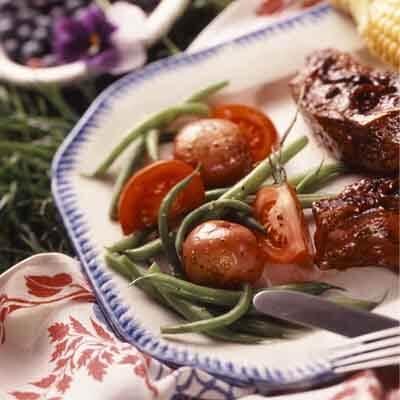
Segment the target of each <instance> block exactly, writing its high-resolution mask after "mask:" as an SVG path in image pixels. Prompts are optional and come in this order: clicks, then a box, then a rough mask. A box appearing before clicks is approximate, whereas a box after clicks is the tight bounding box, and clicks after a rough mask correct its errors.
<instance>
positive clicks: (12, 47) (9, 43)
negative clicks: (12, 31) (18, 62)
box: [3, 38, 19, 60]
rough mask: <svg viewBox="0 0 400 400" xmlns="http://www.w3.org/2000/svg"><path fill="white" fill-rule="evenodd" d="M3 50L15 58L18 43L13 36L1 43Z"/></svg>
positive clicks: (17, 53) (17, 52)
mask: <svg viewBox="0 0 400 400" xmlns="http://www.w3.org/2000/svg"><path fill="white" fill-rule="evenodd" d="M3 47H4V50H5V51H6V53H7V55H8V57H10V58H11V59H13V60H15V59H16V58H17V57H18V55H19V43H18V40H17V39H15V38H11V39H7V40H5V41H4V43H3Z"/></svg>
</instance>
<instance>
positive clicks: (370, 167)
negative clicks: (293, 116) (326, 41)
mask: <svg viewBox="0 0 400 400" xmlns="http://www.w3.org/2000/svg"><path fill="white" fill-rule="evenodd" d="M290 86H291V90H292V94H293V97H294V98H295V99H296V100H298V98H299V96H300V93H301V90H302V87H303V86H304V97H303V100H302V101H301V104H300V108H301V111H302V113H303V116H304V117H305V119H306V121H307V122H308V124H309V125H310V126H311V128H312V131H313V132H314V134H315V135H316V136H317V137H318V139H319V140H320V141H322V143H323V144H325V145H326V146H327V147H328V149H329V150H330V151H331V152H332V153H333V155H334V156H335V157H336V158H338V159H341V160H343V161H344V162H345V163H347V164H348V165H350V166H352V167H354V168H356V169H359V170H367V171H370V172H376V173H378V174H380V175H392V174H394V173H396V172H398V171H399V153H400V75H399V74H395V73H390V72H381V71H378V70H376V69H373V68H370V67H367V66H364V65H361V64H359V63H358V62H357V61H356V60H355V59H354V58H352V57H351V56H350V55H349V54H346V53H341V52H339V51H337V50H332V49H326V50H320V51H317V52H315V53H313V54H311V55H310V56H309V57H308V58H307V61H306V66H305V67H304V69H303V70H301V71H300V72H299V73H298V74H297V76H296V77H295V78H294V79H293V80H292V81H291V83H290Z"/></svg>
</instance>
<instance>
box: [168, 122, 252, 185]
mask: <svg viewBox="0 0 400 400" xmlns="http://www.w3.org/2000/svg"><path fill="white" fill-rule="evenodd" d="M174 158H176V159H178V160H182V161H185V162H186V163H188V164H191V165H192V166H197V165H198V164H201V166H202V171H201V175H202V178H203V180H204V183H205V185H206V186H207V187H223V186H228V185H232V184H234V183H235V182H237V181H238V180H239V179H240V178H242V177H243V176H244V175H246V174H247V173H248V172H249V171H250V169H251V166H252V158H251V153H250V148H249V145H248V143H247V142H246V139H245V137H244V135H242V134H241V132H240V130H239V127H238V126H237V125H236V124H234V123H233V122H230V121H227V120H224V119H217V118H207V119H201V120H198V121H195V122H191V123H189V124H187V125H185V126H184V127H183V128H182V129H181V130H180V132H179V133H178V134H177V135H176V137H175V141H174Z"/></svg>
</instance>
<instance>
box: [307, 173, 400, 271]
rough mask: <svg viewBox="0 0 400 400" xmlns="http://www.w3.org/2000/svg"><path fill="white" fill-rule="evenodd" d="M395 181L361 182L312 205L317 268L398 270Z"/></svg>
mask: <svg viewBox="0 0 400 400" xmlns="http://www.w3.org/2000/svg"><path fill="white" fill-rule="evenodd" d="M398 191H399V181H398V180H397V179H391V178H374V179H362V180H361V181H359V182H357V183H354V184H352V185H350V186H348V187H347V188H346V189H345V190H344V191H343V192H342V193H341V194H340V195H339V196H337V197H336V198H334V199H330V200H321V201H318V202H315V203H314V204H313V214H314V218H315V222H316V227H317V230H316V233H315V247H316V263H317V264H318V266H319V267H320V268H321V269H329V268H337V269H345V268H350V267H362V266H382V267H389V268H398V267H399V229H400V219H399V211H400V197H399V193H398Z"/></svg>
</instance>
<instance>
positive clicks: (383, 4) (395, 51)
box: [331, 0, 400, 71]
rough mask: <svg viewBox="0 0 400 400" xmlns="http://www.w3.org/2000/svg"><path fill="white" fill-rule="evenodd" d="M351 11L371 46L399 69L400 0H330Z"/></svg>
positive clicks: (382, 58)
mask: <svg viewBox="0 0 400 400" xmlns="http://www.w3.org/2000/svg"><path fill="white" fill-rule="evenodd" d="M331 3H332V4H333V5H334V6H336V7H338V8H340V9H342V10H344V11H346V12H348V13H349V14H351V15H352V16H353V18H354V20H355V21H356V23H357V27H358V30H359V32H360V34H361V35H362V37H363V38H364V40H365V42H366V44H367V46H368V48H369V50H370V51H371V52H372V53H373V54H375V55H376V56H377V57H378V58H380V59H381V60H382V61H384V62H386V63H388V64H390V65H391V66H392V67H394V68H395V69H396V70H397V71H400V0H331Z"/></svg>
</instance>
